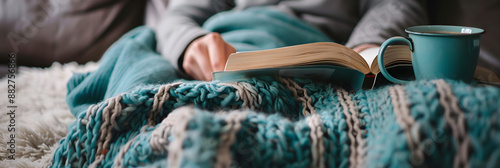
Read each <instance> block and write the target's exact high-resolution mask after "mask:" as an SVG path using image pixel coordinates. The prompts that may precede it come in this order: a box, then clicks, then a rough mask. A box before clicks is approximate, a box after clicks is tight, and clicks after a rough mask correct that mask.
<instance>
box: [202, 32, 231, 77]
mask: <svg viewBox="0 0 500 168" xmlns="http://www.w3.org/2000/svg"><path fill="white" fill-rule="evenodd" d="M207 40H208V41H209V42H208V43H207V45H208V47H207V49H208V54H209V55H210V65H211V69H212V70H213V71H222V70H224V66H225V65H226V58H227V56H226V55H225V54H226V53H225V45H226V43H225V42H224V40H223V39H222V37H221V36H220V34H218V33H210V34H208V35H207Z"/></svg>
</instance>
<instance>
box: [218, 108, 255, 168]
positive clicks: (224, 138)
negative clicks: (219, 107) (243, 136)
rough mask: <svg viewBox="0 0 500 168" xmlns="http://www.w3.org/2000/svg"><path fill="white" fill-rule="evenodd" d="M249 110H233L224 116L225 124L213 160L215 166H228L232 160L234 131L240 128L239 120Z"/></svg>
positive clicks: (243, 118) (245, 115)
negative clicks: (215, 156)
mask: <svg viewBox="0 0 500 168" xmlns="http://www.w3.org/2000/svg"><path fill="white" fill-rule="evenodd" d="M249 113H251V112H250V111H233V112H231V113H229V115H227V117H226V119H225V120H226V123H227V124H226V125H225V126H224V127H225V128H224V130H227V131H226V132H224V133H223V134H222V135H221V137H220V140H221V143H220V146H219V148H218V154H217V158H216V162H215V167H221V168H222V167H230V166H231V162H232V157H231V150H230V149H231V145H233V144H234V141H235V140H236V133H237V132H238V131H239V130H240V129H241V121H243V120H245V119H246V118H247V115H248V114H249Z"/></svg>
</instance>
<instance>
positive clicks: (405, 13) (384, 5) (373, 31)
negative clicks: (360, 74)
mask: <svg viewBox="0 0 500 168" xmlns="http://www.w3.org/2000/svg"><path fill="white" fill-rule="evenodd" d="M360 2H361V3H360V4H361V6H360V9H361V12H362V16H363V17H362V18H361V20H360V21H359V23H358V24H357V26H356V28H355V29H354V30H353V32H352V34H351V36H350V37H349V40H348V42H347V44H346V46H347V47H350V48H353V47H356V46H358V45H361V44H382V43H383V42H384V41H385V40H386V39H388V38H390V37H393V36H395V35H398V36H406V33H405V32H404V29H405V28H407V27H411V26H414V25H422V24H428V16H427V10H426V8H425V7H426V1H425V0H361V1H360Z"/></svg>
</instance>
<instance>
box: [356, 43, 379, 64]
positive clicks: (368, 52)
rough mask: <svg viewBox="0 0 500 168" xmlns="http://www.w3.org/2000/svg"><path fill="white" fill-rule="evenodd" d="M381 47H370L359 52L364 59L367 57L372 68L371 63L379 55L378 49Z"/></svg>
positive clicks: (367, 61) (366, 59)
mask: <svg viewBox="0 0 500 168" xmlns="http://www.w3.org/2000/svg"><path fill="white" fill-rule="evenodd" d="M379 49H380V47H373V48H368V49H365V50H363V51H361V52H360V53H359V55H361V57H363V59H365V61H366V63H368V66H370V69H371V68H372V67H371V65H372V63H373V61H374V60H375V59H376V58H377V55H378V50H379Z"/></svg>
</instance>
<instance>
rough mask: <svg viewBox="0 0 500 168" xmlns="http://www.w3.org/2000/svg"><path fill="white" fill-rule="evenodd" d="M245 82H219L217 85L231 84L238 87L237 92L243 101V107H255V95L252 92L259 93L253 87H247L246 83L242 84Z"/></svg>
mask: <svg viewBox="0 0 500 168" xmlns="http://www.w3.org/2000/svg"><path fill="white" fill-rule="evenodd" d="M242 83H243V82H234V83H219V84H217V85H221V86H230V87H233V88H235V89H236V93H237V94H238V98H239V99H240V100H241V101H243V104H242V105H241V106H242V107H243V108H250V109H255V105H254V100H253V99H254V97H256V96H254V95H252V94H257V92H256V91H255V90H253V88H251V87H245V85H243V84H242Z"/></svg>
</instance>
